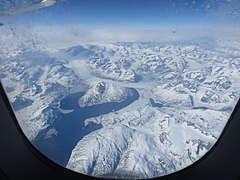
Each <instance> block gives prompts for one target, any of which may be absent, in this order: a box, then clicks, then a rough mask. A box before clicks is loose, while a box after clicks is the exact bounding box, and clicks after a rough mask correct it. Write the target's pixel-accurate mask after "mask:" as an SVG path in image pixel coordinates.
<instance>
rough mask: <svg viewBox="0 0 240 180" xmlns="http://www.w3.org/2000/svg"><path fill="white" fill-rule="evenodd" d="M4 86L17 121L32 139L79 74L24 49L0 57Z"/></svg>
mask: <svg viewBox="0 0 240 180" xmlns="http://www.w3.org/2000/svg"><path fill="white" fill-rule="evenodd" d="M0 64H1V67H0V71H1V74H2V75H3V77H4V78H1V82H2V83H3V86H4V87H6V92H7V95H8V98H9V100H10V102H11V103H12V106H13V109H14V110H15V114H16V116H17V119H18V122H19V124H20V126H21V127H22V129H23V131H24V133H25V134H26V136H27V137H28V139H30V140H33V139H34V138H36V136H37V135H38V133H39V132H40V131H42V130H44V129H46V128H47V127H48V126H49V125H50V124H51V123H52V121H54V120H55V117H54V113H55V111H56V109H57V108H58V104H59V102H60V100H61V99H62V98H63V97H65V96H66V95H67V94H69V88H71V87H74V86H76V85H78V84H79V82H80V80H79V78H78V77H77V76H76V75H75V74H74V72H73V70H71V69H69V68H67V67H65V66H64V64H63V62H61V61H59V60H57V59H55V58H53V57H51V56H49V55H47V54H46V53H43V52H24V53H19V54H18V55H16V56H14V57H10V58H8V59H4V61H3V60H2V61H0Z"/></svg>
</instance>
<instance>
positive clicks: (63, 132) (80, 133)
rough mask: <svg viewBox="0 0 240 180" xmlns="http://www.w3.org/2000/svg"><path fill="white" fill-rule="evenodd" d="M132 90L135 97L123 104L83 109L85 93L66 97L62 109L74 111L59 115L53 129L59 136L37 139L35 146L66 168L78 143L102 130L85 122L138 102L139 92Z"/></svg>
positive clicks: (106, 104)
mask: <svg viewBox="0 0 240 180" xmlns="http://www.w3.org/2000/svg"><path fill="white" fill-rule="evenodd" d="M131 90H132V91H133V92H134V93H133V96H131V97H128V99H127V100H125V101H123V102H110V103H103V104H99V105H94V106H89V107H82V108H81V107H80V106H79V104H78V100H79V99H80V98H81V97H82V96H83V95H84V92H80V93H75V94H71V95H69V96H67V97H65V98H64V99H63V100H62V101H61V102H60V107H61V108H62V109H66V110H71V109H73V110H74V111H73V112H71V113H68V114H62V113H59V115H58V117H57V119H56V120H55V121H54V124H53V128H55V129H56V130H57V131H58V135H57V136H53V137H52V138H51V139H44V138H43V136H39V137H41V138H37V139H38V140H36V141H34V142H33V144H34V145H35V146H36V147H37V148H38V149H39V150H40V151H41V152H43V154H45V155H46V156H47V157H48V158H50V159H52V160H53V161H55V162H57V163H58V164H60V165H62V166H66V165H67V162H68V160H69V158H70V155H71V152H72V150H73V149H74V147H75V146H76V145H77V143H78V142H79V141H80V140H81V139H82V138H83V137H84V136H86V135H87V134H89V133H91V132H93V131H96V130H98V129H100V128H102V125H101V124H95V123H91V124H89V125H87V126H84V120H85V119H87V118H91V117H97V116H100V115H102V114H107V113H110V112H112V111H118V110H120V109H122V108H124V107H126V106H128V105H130V104H131V103H133V102H134V101H136V100H138V99H139V93H138V91H137V90H135V89H133V88H132V89H131ZM43 133H46V132H43Z"/></svg>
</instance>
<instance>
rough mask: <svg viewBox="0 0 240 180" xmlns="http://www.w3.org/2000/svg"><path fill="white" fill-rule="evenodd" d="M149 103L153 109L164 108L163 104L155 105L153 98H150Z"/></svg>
mask: <svg viewBox="0 0 240 180" xmlns="http://www.w3.org/2000/svg"><path fill="white" fill-rule="evenodd" d="M149 101H150V103H151V105H152V107H158V108H161V107H163V104H161V103H155V101H154V100H153V99H152V98H149Z"/></svg>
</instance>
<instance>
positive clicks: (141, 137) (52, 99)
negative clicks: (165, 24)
mask: <svg viewBox="0 0 240 180" xmlns="http://www.w3.org/2000/svg"><path fill="white" fill-rule="evenodd" d="M216 42H217V41H216ZM221 43H223V42H222V41H221ZM215 46H216V47H215V48H214V49H210V48H209V47H207V48H204V45H201V44H196V43H194V42H192V43H189V42H178V43H171V44H167V43H160V42H117V43H108V44H81V45H79V46H74V47H69V48H67V49H56V50H54V51H52V50H51V51H49V52H48V51H44V52H39V51H38V52H33V51H32V50H31V51H24V52H17V53H16V54H11V56H6V53H5V54H4V58H6V57H7V58H6V59H5V60H4V61H3V60H1V61H0V64H1V67H0V78H1V81H2V82H3V85H4V87H5V89H6V91H7V94H8V97H9V100H10V102H11V103H12V106H13V108H14V109H15V113H16V115H17V117H18V120H19V123H20V124H21V127H22V128H23V130H24V132H25V134H26V135H27V137H28V138H29V139H30V140H34V139H36V137H37V138H38V139H41V138H42V142H41V143H39V144H40V145H43V144H44V143H47V142H48V143H49V142H50V143H52V142H54V143H61V144H60V145H59V144H57V145H56V147H64V146H66V147H67V148H69V147H71V148H70V150H69V149H68V150H65V149H64V153H66V154H67V158H68V162H67V164H66V167H67V168H69V169H72V170H74V171H77V172H80V173H84V174H88V175H94V176H104V177H116V178H152V177H157V176H162V175H166V174H169V173H172V172H175V171H178V170H180V169H182V168H185V167H187V166H188V165H190V164H192V163H194V162H195V161H197V160H198V159H199V158H201V157H202V156H203V155H204V154H205V153H206V152H207V151H208V150H209V149H210V148H211V147H212V146H213V144H214V143H215V142H216V141H217V139H218V137H219V136H220V134H221V132H222V130H223V128H224V126H225V124H226V122H227V121H228V118H229V117H230V114H231V112H232V110H233V108H234V106H235V105H236V102H237V101H238V99H239V95H240V83H239V82H240V81H239V77H240V58H239V56H238V55H237V54H236V53H235V55H233V54H230V52H231V50H230V49H229V51H228V49H224V52H223V51H222V46H220V45H219V46H218V45H217V43H216V45H215ZM218 47H219V48H218ZM239 50H240V49H239ZM0 59H1V58H0ZM73 92H80V93H82V94H81V96H78V95H77V94H74V93H73ZM136 92H137V93H136ZM71 93H72V95H71V96H69V94H71ZM136 94H138V95H139V96H137V97H134V96H135V95H136ZM129 98H132V99H131V101H130V100H129ZM63 99H65V102H66V103H69V105H68V104H64V107H66V109H60V108H59V104H60V102H61V101H62V100H63ZM128 100H129V101H128ZM74 103H76V104H77V105H76V106H75V104H74ZM68 106H69V108H67V107H68ZM101 106H102V107H103V106H104V108H103V109H101V108H100V107H101ZM111 106H114V107H111ZM117 106H119V107H118V108H116V107H117ZM120 106H121V107H120ZM88 108H89V110H95V111H96V113H95V112H94V113H91V112H88V113H86V111H87V110H88ZM94 108H95V109H94ZM96 109H98V111H97V110H96ZM101 110H104V112H103V113H101ZM63 112H67V113H63ZM81 112H84V113H86V114H85V115H84V116H81V114H80V115H79V114H78V113H81ZM62 114H64V117H68V121H64V118H63V116H62ZM91 114H92V115H91ZM84 117H86V119H83V118H84ZM73 118H75V119H74V121H71V120H72V119H73ZM81 118H82V119H81ZM62 121H63V122H64V123H66V122H67V123H68V122H69V123H73V124H72V125H69V124H65V126H64V125H62V124H61V123H63V122H62ZM96 124H98V125H101V126H99V127H97V128H92V126H94V125H96ZM50 127H51V128H50ZM63 127H66V128H69V129H70V130H71V131H74V132H71V133H70V132H67V131H63ZM48 128H49V130H48ZM44 130H46V133H45V135H42V134H41V132H42V131H44ZM53 132H54V133H53ZM61 133H63V135H62V134H61ZM58 137H59V138H60V140H58ZM45 139H47V140H46V142H45ZM64 139H65V140H66V141H64ZM51 140H52V141H51ZM70 140H72V141H71V143H72V144H71V145H69V144H68V143H70ZM64 143H66V144H64ZM67 148H66V149H67ZM57 151H61V150H57ZM65 151H67V152H65ZM52 154H54V153H52ZM68 154H69V156H68ZM59 157H60V156H59ZM50 158H51V157H50Z"/></svg>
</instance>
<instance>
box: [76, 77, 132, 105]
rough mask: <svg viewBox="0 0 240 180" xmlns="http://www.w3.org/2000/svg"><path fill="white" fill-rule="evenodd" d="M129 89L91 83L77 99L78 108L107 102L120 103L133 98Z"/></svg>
mask: <svg viewBox="0 0 240 180" xmlns="http://www.w3.org/2000/svg"><path fill="white" fill-rule="evenodd" d="M133 94H134V93H133V92H132V90H131V89H130V88H125V87H121V86H119V85H116V84H110V83H106V82H103V81H102V82H91V83H90V84H89V87H88V90H87V91H86V93H85V94H84V95H83V96H82V97H81V98H80V99H79V105H80V107H84V106H93V105H97V104H103V103H108V102H121V101H125V100H127V98H128V97H131V96H133Z"/></svg>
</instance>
